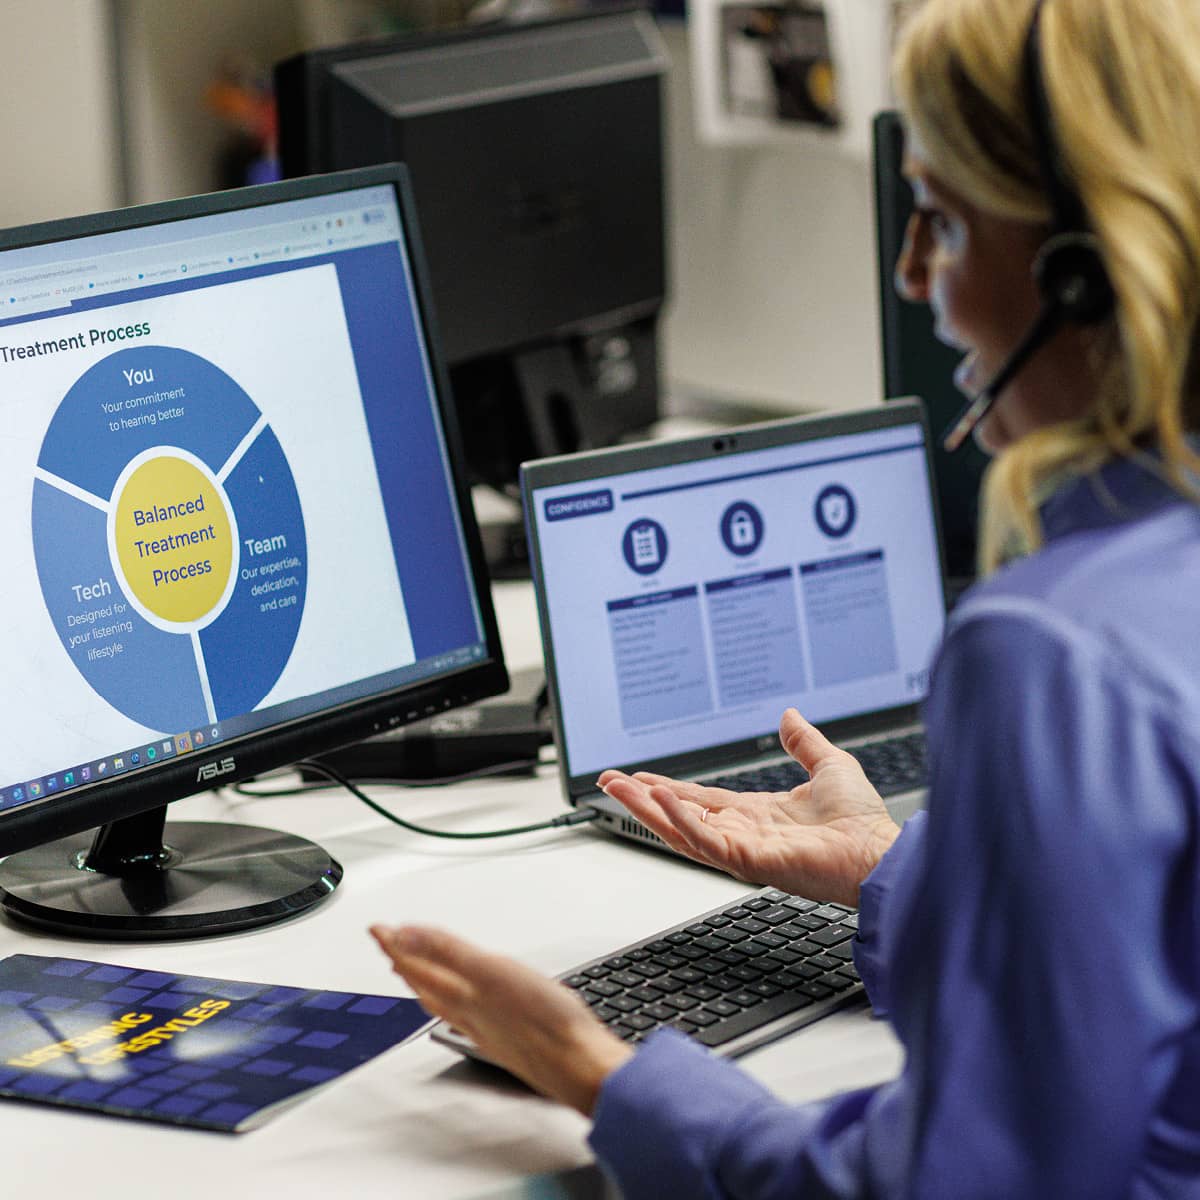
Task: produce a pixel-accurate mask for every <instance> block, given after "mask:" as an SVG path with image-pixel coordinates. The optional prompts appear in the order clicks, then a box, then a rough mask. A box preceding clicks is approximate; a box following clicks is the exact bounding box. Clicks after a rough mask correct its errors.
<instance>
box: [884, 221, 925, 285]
mask: <svg viewBox="0 0 1200 1200" xmlns="http://www.w3.org/2000/svg"><path fill="white" fill-rule="evenodd" d="M920 225H921V218H920V215H919V214H918V213H913V214H912V216H910V217H909V218H908V224H907V225H906V226H905V228H904V243H903V245H902V246H901V247H900V257H899V258H898V259H896V270H895V273H894V275H893V276H892V283H893V286H894V287H895V289H896V291H897V293H898V294H899V295H900V296H901V297H902V298H903V299H905V300H911V301H913V302H914V303H920V304H923V303H925V302H927V301H928V299H929V271H928V268H927V265H926V261H925V258H926V254H925V249H924V246H923V241H924V239H923V237H922V232H921V228H920Z"/></svg>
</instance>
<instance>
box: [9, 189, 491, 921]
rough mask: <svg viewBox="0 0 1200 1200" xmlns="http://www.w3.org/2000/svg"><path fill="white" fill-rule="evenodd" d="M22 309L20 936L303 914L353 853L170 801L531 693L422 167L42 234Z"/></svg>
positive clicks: (200, 202)
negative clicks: (449, 364) (480, 494)
mask: <svg viewBox="0 0 1200 1200" xmlns="http://www.w3.org/2000/svg"><path fill="white" fill-rule="evenodd" d="M0 285H2V288H3V291H2V308H0V381H2V383H0V397H2V401H0V403H2V404H3V408H4V423H3V428H4V433H3V435H2V436H0V511H2V512H3V514H4V520H3V522H2V523H0V561H3V562H4V564H5V578H6V580H7V583H6V586H5V587H4V589H3V590H2V591H0V637H2V638H3V640H4V645H5V651H4V664H5V671H4V676H5V681H4V688H3V692H2V693H0V854H8V855H10V857H9V858H7V859H6V860H5V861H4V862H3V863H0V888H2V889H3V904H4V907H5V910H6V911H7V912H8V913H9V914H10V915H12V916H15V917H17V918H19V919H23V920H25V921H29V922H33V923H35V924H39V925H41V926H44V927H50V928H53V929H56V930H59V931H64V932H71V933H81V934H85V935H93V936H103V937H106V938H134V937H182V936H190V935H195V934H203V933H213V932H221V931H226V930H231V929H238V928H245V927H249V926H252V925H256V924H261V923H264V922H266V921H269V920H273V919H276V918H279V917H284V916H288V915H290V914H292V913H294V912H297V911H300V910H301V909H303V908H304V907H306V906H308V905H310V904H312V903H315V902H316V901H317V900H319V899H321V898H322V897H324V896H325V895H327V894H328V893H329V892H330V891H331V890H332V888H333V887H334V886H335V884H336V883H337V880H338V879H339V877H340V874H341V868H340V867H339V866H338V865H337V863H336V862H335V861H333V860H332V859H331V858H330V857H329V855H328V854H326V853H325V852H324V851H322V850H321V849H320V848H319V847H317V846H315V845H314V844H313V843H311V842H307V841H303V840H301V839H291V838H288V837H286V836H285V835H283V834H279V833H276V832H274V831H270V830H262V829H253V828H247V827H243V826H238V825H233V824H228V825H223V824H220V823H216V822H211V823H210V822H202V821H196V822H172V823H167V824H166V827H165V832H164V820H165V812H166V806H167V805H168V804H169V803H170V802H171V801H173V800H176V799H179V798H181V797H184V796H187V795H189V794H191V793H194V792H198V791H201V790H204V789H207V788H211V787H214V786H218V785H223V784H227V783H231V782H234V781H236V780H238V779H241V778H243V777H246V776H250V775H255V774H258V773H260V772H263V771H265V770H268V769H271V768H275V767H279V766H282V765H284V764H287V763H290V762H293V761H295V760H297V759H300V758H304V757H306V756H309V755H313V754H317V753H320V752H321V751H323V750H325V749H329V748H331V747H333V746H335V745H339V744H344V743H347V742H351V741H355V740H358V739H361V738H363V737H366V736H368V735H371V734H375V733H378V732H382V731H386V730H387V729H390V728H393V727H395V726H398V725H402V724H405V723H406V722H409V721H413V720H416V719H418V718H421V717H425V716H428V715H430V714H432V713H434V712H439V711H441V710H443V709H446V708H450V707H452V706H455V705H460V704H464V703H467V702H469V701H472V700H475V699H478V698H481V697H483V696H486V695H492V694H495V693H497V692H501V691H503V690H504V689H505V687H506V686H507V677H506V675H505V670H504V664H503V660H502V657H501V650H500V642H499V638H498V634H497V629H496V622H495V617H494V614H493V611H492V607H491V601H490V593H489V590H488V588H487V586H486V575H485V573H484V569H483V566H482V559H481V553H480V546H479V535H478V530H477V528H476V527H475V524H474V517H473V515H472V509H471V505H470V502H469V496H468V493H467V491H466V490H465V487H466V485H465V480H464V478H463V471H462V469H461V453H460V451H459V448H458V434H457V430H456V426H455V420H454V415H453V412H452V411H451V407H450V406H449V405H448V404H447V401H446V396H447V387H446V381H445V378H444V374H443V371H442V367H441V359H440V356H439V353H438V350H437V342H436V338H435V336H434V330H433V327H432V323H431V320H430V309H429V302H428V294H427V287H426V284H425V279H424V268H423V263H422V260H421V250H420V245H419V242H418V240H417V233H416V227H415V224H414V212H413V205H412V199H411V194H410V191H409V186H408V182H407V177H406V174H405V171H404V168H403V167H396V166H392V167H382V168H373V169H368V170H361V171H351V172H345V173H343V174H339V175H332V176H327V177H323V178H312V179H308V180H301V181H294V182H287V183H282V184H271V185H265V186H261V187H254V188H245V189H241V190H239V191H234V192H228V193H222V194H218V195H213V196H201V197H195V198H192V199H186V200H178V201H170V202H167V203H164V204H155V205H149V206H146V207H143V208H134V209H127V210H124V211H121V212H115V213H107V214H102V215H98V216H89V217H81V218H78V219H74V220H66V221H57V222H52V223H49V224H44V225H35V226H31V227H28V228H24V229H18V230H15V231H10V232H8V233H4V234H0ZM96 826H100V827H101V828H100V831H99V833H98V834H97V835H96V836H95V837H94V838H93V837H92V836H91V835H90V834H84V832H83V831H86V830H91V829H92V828H93V827H96ZM81 835H82V836H81ZM14 852H19V853H14Z"/></svg>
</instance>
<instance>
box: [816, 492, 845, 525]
mask: <svg viewBox="0 0 1200 1200" xmlns="http://www.w3.org/2000/svg"><path fill="white" fill-rule="evenodd" d="M821 517H822V519H823V520H824V522H825V524H826V525H827V526H828V527H829V528H830V529H841V528H842V527H843V526H844V525H845V524H846V522H847V521H848V520H849V519H850V497H849V496H847V495H846V493H845V492H832V493H830V494H829V495H828V496H822V497H821Z"/></svg>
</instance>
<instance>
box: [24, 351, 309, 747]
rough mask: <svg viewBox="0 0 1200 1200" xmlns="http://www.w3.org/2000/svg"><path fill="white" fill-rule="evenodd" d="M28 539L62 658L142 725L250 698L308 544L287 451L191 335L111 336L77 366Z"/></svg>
mask: <svg viewBox="0 0 1200 1200" xmlns="http://www.w3.org/2000/svg"><path fill="white" fill-rule="evenodd" d="M33 545H34V554H35V558H36V562H37V570H38V577H39V581H40V583H41V587H42V596H43V598H44V600H45V602H46V609H47V611H48V613H49V615H50V619H51V620H52V621H53V623H54V626H55V630H56V632H57V633H58V636H59V638H60V640H61V641H62V643H63V646H64V647H65V648H66V650H67V653H68V654H69V655H70V657H71V660H72V662H73V663H74V664H75V666H76V668H77V669H78V670H79V672H80V674H82V675H83V677H84V678H85V679H86V680H87V682H88V683H89V684H90V685H91V687H92V688H93V689H94V690H95V691H96V692H97V693H98V694H99V695H101V696H102V697H103V698H104V699H105V700H107V701H108V702H109V703H110V704H111V705H113V707H114V708H117V709H118V710H120V711H121V712H122V713H124V714H125V715H126V716H127V717H129V718H130V719H132V720H134V721H137V722H139V723H140V724H143V725H146V726H148V727H150V728H151V729H157V730H160V731H162V732H172V731H179V730H188V729H192V728H196V727H199V726H202V725H210V724H212V723H214V722H219V721H222V720H225V719H227V718H229V717H232V716H235V715H239V714H242V713H246V712H249V711H250V710H251V709H253V708H254V707H255V706H256V705H257V704H258V703H259V702H260V701H261V700H262V698H263V697H264V696H265V695H266V694H267V692H268V691H270V689H271V688H272V687H273V686H274V685H275V683H276V681H277V680H278V678H279V676H280V674H281V672H282V671H283V668H284V666H285V664H286V663H287V660H288V658H289V656H290V655H291V652H292V648H293V646H294V645H295V641H296V635H297V633H298V632H299V628H300V619H301V616H302V614H303V611H304V599H305V594H306V590H307V561H308V554H307V545H306V541H305V532H304V520H303V514H302V512H301V507H300V497H299V495H298V494H297V491H296V485H295V481H294V479H293V478H292V472H291V468H290V467H289V466H288V463H287V459H286V458H285V457H284V454H283V450H282V448H281V446H280V445H279V441H278V439H277V438H276V437H275V434H274V433H273V432H272V430H271V428H270V426H269V425H268V424H267V422H266V420H265V418H264V417H263V416H262V414H261V413H260V412H259V410H258V407H257V406H256V405H255V404H254V402H253V401H252V400H251V399H250V397H249V396H248V395H247V394H246V392H245V391H244V390H243V389H242V388H241V387H240V386H239V385H238V384H237V383H235V382H234V380H233V379H232V378H230V376H229V375H227V374H226V373H225V372H224V371H222V370H221V369H220V368H219V367H217V366H215V365H214V364H213V363H211V362H209V361H208V360H207V359H204V358H201V357H200V356H199V355H196V354H193V353H191V352H190V351H186V350H180V349H176V348H173V347H167V346H139V347H137V348H128V349H123V350H119V351H117V352H116V353H114V354H111V355H109V356H108V357H107V358H104V359H102V360H101V361H100V362H98V363H96V364H94V365H93V366H92V367H90V368H89V369H88V370H87V371H85V372H84V374H83V375H82V376H80V378H79V379H78V380H77V381H76V382H75V384H74V385H73V386H72V387H71V389H70V390H69V391H68V392H67V394H66V396H65V397H64V398H63V400H62V402H61V403H60V404H59V406H58V409H57V411H56V412H55V414H54V417H53V419H52V420H51V422H50V426H49V428H48V429H47V431H46V435H45V438H44V439H43V441H42V448H41V454H40V456H39V458H38V472H37V478H36V480H35V482H34V492H33Z"/></svg>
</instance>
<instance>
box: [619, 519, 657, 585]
mask: <svg viewBox="0 0 1200 1200" xmlns="http://www.w3.org/2000/svg"><path fill="white" fill-rule="evenodd" d="M621 551H622V553H623V554H624V555H625V561H626V562H627V563H628V564H629V566H630V569H631V570H634V571H636V572H637V573H638V574H639V575H653V574H654V572H655V571H657V570H658V569H659V568H660V567H661V566H662V565H663V563H665V562H666V561H667V531H666V530H665V529H664V528H663V527H662V526H661V525H660V524H659V523H658V522H657V521H652V520H650V518H649V517H639V518H638V519H637V520H636V521H634V522H633V524H632V525H630V526H629V527H628V528H627V529H626V530H625V536H624V537H623V538H622V539H621Z"/></svg>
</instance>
